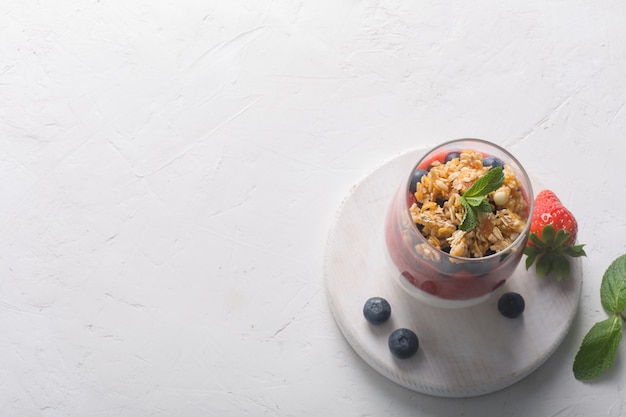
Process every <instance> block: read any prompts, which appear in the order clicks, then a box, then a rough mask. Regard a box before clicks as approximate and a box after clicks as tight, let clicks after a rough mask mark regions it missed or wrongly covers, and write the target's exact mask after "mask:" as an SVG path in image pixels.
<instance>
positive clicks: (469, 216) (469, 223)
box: [459, 197, 478, 232]
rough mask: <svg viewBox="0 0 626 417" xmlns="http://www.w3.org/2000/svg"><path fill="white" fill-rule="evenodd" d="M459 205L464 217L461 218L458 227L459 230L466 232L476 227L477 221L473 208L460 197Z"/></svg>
mask: <svg viewBox="0 0 626 417" xmlns="http://www.w3.org/2000/svg"><path fill="white" fill-rule="evenodd" d="M461 204H462V205H463V207H464V208H465V216H463V221H462V222H461V224H460V225H459V229H461V230H463V231H466V232H467V231H469V230H473V229H474V228H475V227H476V226H478V219H477V218H476V213H475V212H474V208H473V207H472V206H470V204H469V203H468V202H467V201H465V199H464V198H463V197H461Z"/></svg>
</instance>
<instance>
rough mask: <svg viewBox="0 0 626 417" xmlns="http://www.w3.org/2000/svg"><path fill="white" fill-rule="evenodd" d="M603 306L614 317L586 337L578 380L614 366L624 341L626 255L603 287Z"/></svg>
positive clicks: (608, 274)
mask: <svg viewBox="0 0 626 417" xmlns="http://www.w3.org/2000/svg"><path fill="white" fill-rule="evenodd" d="M600 301H601V303H602V307H604V309H605V310H606V311H607V312H608V313H609V314H611V317H609V318H608V319H606V320H603V321H600V322H598V323H596V324H595V325H594V326H593V327H592V328H591V329H590V330H589V332H588V333H587V335H586V336H585V337H584V338H583V341H582V343H581V345H580V348H579V349H578V353H577V354H576V357H575V359H574V366H573V371H574V377H576V379H579V380H585V379H591V378H594V377H596V376H598V375H600V374H601V373H602V372H604V371H606V370H607V369H608V368H610V367H611V365H612V364H613V361H614V360H615V354H616V352H617V347H618V346H619V342H620V341H621V339H622V321H626V316H624V309H626V255H622V256H620V257H619V258H617V259H615V260H614V261H613V262H612V263H611V265H610V266H609V267H608V268H607V270H606V272H605V273H604V276H603V277H602V284H600Z"/></svg>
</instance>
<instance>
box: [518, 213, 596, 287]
mask: <svg viewBox="0 0 626 417" xmlns="http://www.w3.org/2000/svg"><path fill="white" fill-rule="evenodd" d="M569 236H570V235H569V233H567V232H566V231H565V230H562V229H561V230H558V231H555V230H554V227H553V226H552V225H551V224H548V225H546V226H544V228H543V230H542V231H541V236H538V235H537V234H535V233H531V234H530V235H529V236H528V239H529V241H530V243H529V244H528V245H527V246H526V247H525V248H524V254H526V256H527V258H526V269H529V268H530V267H531V266H532V264H533V263H535V260H536V261H537V264H536V265H535V270H536V272H537V275H538V276H540V277H544V276H546V275H549V274H550V273H552V272H554V275H556V278H557V279H558V280H559V281H560V280H561V279H563V278H567V277H568V276H569V274H570V263H569V259H568V258H567V257H568V256H569V257H572V258H577V257H580V256H586V253H585V250H584V249H583V246H585V245H568V244H566V243H565V242H567V240H568V239H569Z"/></svg>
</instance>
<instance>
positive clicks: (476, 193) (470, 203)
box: [459, 167, 504, 232]
mask: <svg viewBox="0 0 626 417" xmlns="http://www.w3.org/2000/svg"><path fill="white" fill-rule="evenodd" d="M502 184H504V173H503V172H502V167H495V168H492V169H490V170H489V171H487V173H486V174H485V175H483V176H482V177H480V178H478V179H477V180H476V181H475V182H474V184H472V186H471V187H469V188H468V189H467V190H466V191H465V193H463V195H462V196H461V198H460V201H461V204H462V205H463V208H464V209H465V215H464V216H463V221H462V222H461V224H460V225H459V229H460V230H463V231H465V232H468V231H470V230H473V229H474V228H475V227H476V226H478V218H477V214H478V213H477V212H479V211H482V212H490V211H491V206H490V205H489V202H487V200H486V197H487V195H488V194H489V193H491V192H493V191H495V190H497V189H498V188H500V187H501V186H502Z"/></svg>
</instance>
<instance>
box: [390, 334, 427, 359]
mask: <svg viewBox="0 0 626 417" xmlns="http://www.w3.org/2000/svg"><path fill="white" fill-rule="evenodd" d="M419 345H420V344H419V340H418V339H417V335H416V334H415V332H413V331H412V330H409V329H404V328H400V329H396V330H394V331H393V332H392V333H391V335H390V336H389V350H390V351H391V353H392V354H393V356H395V357H396V358H398V359H407V358H410V357H411V356H413V355H415V352H417V349H418V348H419Z"/></svg>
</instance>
